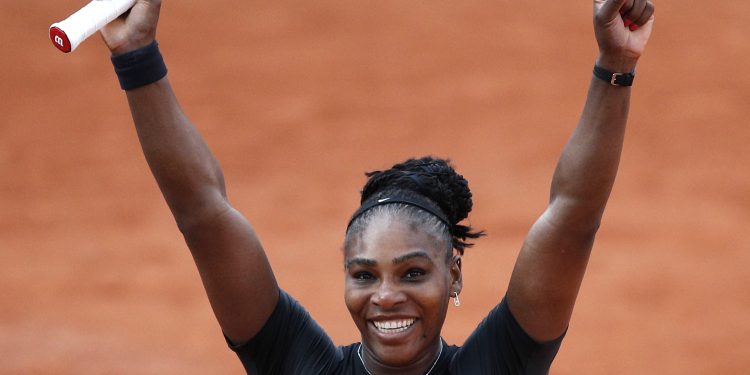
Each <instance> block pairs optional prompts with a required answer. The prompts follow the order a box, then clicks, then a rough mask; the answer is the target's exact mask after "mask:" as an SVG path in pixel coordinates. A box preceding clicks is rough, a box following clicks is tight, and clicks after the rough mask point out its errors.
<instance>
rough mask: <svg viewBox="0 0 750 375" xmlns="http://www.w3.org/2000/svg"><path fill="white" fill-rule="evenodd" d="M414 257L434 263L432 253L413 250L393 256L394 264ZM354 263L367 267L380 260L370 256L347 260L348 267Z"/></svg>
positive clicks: (376, 263) (375, 264) (374, 264)
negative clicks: (396, 256) (369, 257)
mask: <svg viewBox="0 0 750 375" xmlns="http://www.w3.org/2000/svg"><path fill="white" fill-rule="evenodd" d="M414 258H423V259H426V260H427V261H429V262H430V263H434V262H433V261H432V258H430V255H429V254H427V253H426V252H424V251H421V250H418V251H412V252H411V253H408V254H404V255H402V256H400V257H398V258H393V261H392V262H393V264H401V263H404V262H406V261H408V260H410V259H414ZM353 265H360V266H367V267H375V266H377V265H378V262H377V261H375V260H374V259H368V258H352V259H349V260H348V261H346V268H349V267H351V266H353Z"/></svg>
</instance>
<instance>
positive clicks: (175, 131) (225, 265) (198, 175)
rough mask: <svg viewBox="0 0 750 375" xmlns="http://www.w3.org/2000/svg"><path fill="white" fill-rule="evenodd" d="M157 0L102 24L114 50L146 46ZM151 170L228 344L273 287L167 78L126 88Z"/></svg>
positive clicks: (272, 295)
mask: <svg viewBox="0 0 750 375" xmlns="http://www.w3.org/2000/svg"><path fill="white" fill-rule="evenodd" d="M160 6H161V1H159V0H139V1H138V3H136V5H135V7H134V8H133V9H132V10H131V11H130V13H129V14H128V15H127V17H126V18H120V19H118V20H116V21H115V22H113V23H112V24H110V25H108V26H107V27H106V28H105V29H103V30H102V37H103V38H104V41H105V43H106V44H107V46H108V47H109V48H110V50H111V51H112V54H113V55H115V56H116V55H121V54H124V53H128V52H130V51H133V50H137V49H141V48H143V47H145V46H148V45H150V44H151V43H152V42H153V41H154V38H155V35H156V25H157V22H158V18H159V9H160ZM126 94H127V98H128V103H129V104H130V111H131V113H132V115H133V121H134V122H135V127H136V130H137V132H138V138H139V140H140V143H141V147H142V149H143V153H144V155H145V156H146V160H147V162H148V165H149V167H150V168H151V172H152V173H153V175H154V177H155V178H156V182H157V183H158V185H159V188H160V189H161V192H162V194H163V195H164V199H165V200H166V201H167V204H168V205H169V208H170V210H171V211H172V214H173V215H174V218H175V220H176V221H177V225H178V227H179V229H180V231H181V232H182V234H183V235H184V237H185V241H186V242H187V245H188V247H189V248H190V251H191V253H192V255H193V258H194V260H195V263H196V265H197V266H198V271H199V272H200V276H201V279H202V281H203V285H204V287H205V289H206V292H207V294H208V297H209V300H210V302H211V307H212V308H213V310H214V313H215V314H216V317H217V319H218V321H219V324H220V325H221V328H222V330H223V331H224V333H225V334H226V335H227V336H228V337H229V338H230V340H232V341H233V342H235V343H240V342H244V341H247V340H249V339H250V338H252V337H253V336H254V335H255V334H256V333H257V332H258V331H259V330H260V328H261V327H262V325H263V324H264V323H265V321H266V319H267V318H268V316H270V314H271V312H272V311H273V309H274V307H275V305H276V301H277V299H278V286H277V284H276V280H275V279H274V276H273V272H272V271H271V267H270V265H269V263H268V260H267V258H266V255H265V253H264V251H263V248H262V246H261V244H260V242H259V241H258V238H257V236H256V235H255V233H254V232H253V229H252V228H251V226H250V224H249V223H248V222H247V220H245V218H244V217H243V216H242V215H241V214H240V213H238V212H237V211H236V210H235V209H234V208H232V206H231V205H230V204H229V202H228V200H227V196H226V192H225V189H224V177H223V175H222V172H221V169H220V167H219V164H218V163H217V161H216V159H215V158H214V156H213V155H212V154H211V151H210V150H209V149H208V147H207V146H206V144H205V142H204V141H203V138H202V137H201V135H200V134H199V133H198V131H197V130H196V129H195V128H194V127H193V126H192V125H191V124H190V121H189V120H188V119H187V117H186V116H185V114H184V113H183V112H182V109H181V108H180V106H179V104H178V102H177V99H176V98H175V95H174V93H173V92H172V88H171V86H170V84H169V81H168V80H167V78H166V77H165V78H162V79H160V80H158V81H156V82H154V83H150V84H147V85H145V86H141V87H138V88H134V89H129V90H127V91H126Z"/></svg>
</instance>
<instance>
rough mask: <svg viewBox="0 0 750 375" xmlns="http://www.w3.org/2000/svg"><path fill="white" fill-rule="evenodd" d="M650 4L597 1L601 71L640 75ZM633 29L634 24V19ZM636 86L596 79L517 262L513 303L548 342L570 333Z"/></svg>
mask: <svg viewBox="0 0 750 375" xmlns="http://www.w3.org/2000/svg"><path fill="white" fill-rule="evenodd" d="M653 13H654V6H653V3H652V2H651V1H650V0H606V1H605V0H596V1H594V30H595V34H596V40H597V42H598V44H599V58H598V59H597V61H596V64H597V66H599V67H601V68H603V69H605V70H607V71H609V72H617V73H629V72H633V71H634V70H635V66H636V63H637V61H638V59H639V58H640V56H641V54H642V53H643V50H644V47H645V46H646V42H647V41H648V39H649V36H650V34H651V29H652V26H653ZM631 21H632V23H633V24H634V25H630V26H626V25H629V24H630V22H631ZM630 91H631V89H630V87H623V86H614V85H612V84H611V83H610V82H606V81H604V80H602V79H600V78H597V77H593V78H592V80H591V85H590V87H589V91H588V97H587V99H586V104H585V107H584V109H583V114H582V115H581V118H580V121H579V123H578V126H577V127H576V129H575V131H574V132H573V135H572V136H571V138H570V139H569V141H568V143H567V145H566V146H565V148H564V150H563V153H562V155H561V157H560V160H559V161H558V164H557V168H556V170H555V173H554V177H553V179H552V189H551V193H550V202H549V206H548V207H547V209H546V210H545V212H544V213H543V214H542V216H541V217H540V218H539V219H538V220H537V221H536V223H535V224H534V225H533V226H532V228H531V230H530V232H529V234H528V237H527V238H526V241H525V243H524V245H523V248H522V250H521V253H520V255H519V257H518V260H517V261H516V266H515V269H514V270H513V275H512V276H511V281H510V285H509V288H508V294H507V298H508V306H509V307H510V309H511V311H512V313H513V315H514V316H515V317H516V319H517V320H518V321H519V323H520V324H521V326H522V327H523V328H524V330H525V331H526V332H527V333H528V334H529V335H530V336H531V337H533V338H535V339H537V340H540V341H545V340H551V339H554V338H557V337H559V336H560V335H561V334H562V333H563V332H564V331H565V330H566V328H567V326H568V323H569V321H570V316H571V313H572V311H573V306H574V304H575V300H576V297H577V295H578V290H579V287H580V285H581V281H582V280H583V275H584V272H585V270H586V265H587V263H588V259H589V254H590V252H591V248H592V245H593V242H594V237H595V235H596V232H597V230H598V228H599V224H600V221H601V218H602V214H603V212H604V207H605V206H606V203H607V199H608V198H609V194H610V191H611V190H612V185H613V183H614V181H615V175H616V174H617V167H618V164H619V161H620V154H621V151H622V145H623V138H624V134H625V124H626V122H627V117H628V108H629V103H630Z"/></svg>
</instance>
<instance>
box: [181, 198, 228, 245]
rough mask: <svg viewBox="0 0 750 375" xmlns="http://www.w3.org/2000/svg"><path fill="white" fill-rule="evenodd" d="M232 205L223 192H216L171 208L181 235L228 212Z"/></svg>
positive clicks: (197, 229)
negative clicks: (185, 206) (181, 207)
mask: <svg viewBox="0 0 750 375" xmlns="http://www.w3.org/2000/svg"><path fill="white" fill-rule="evenodd" d="M231 209H232V207H231V206H230V205H229V202H228V201H227V200H226V198H225V196H224V195H223V194H220V193H219V192H216V193H214V194H210V196H209V197H206V198H202V199H196V200H195V201H193V202H192V204H191V205H189V207H187V208H184V209H181V210H175V209H173V210H172V213H173V216H174V219H175V222H176V224H177V228H178V229H179V230H180V233H182V235H183V236H190V235H191V233H195V232H196V231H200V230H201V228H203V227H205V226H206V225H208V224H210V223H212V222H214V221H215V220H216V219H217V218H219V217H221V216H223V215H224V214H226V213H227V212H229V211H230V210H231Z"/></svg>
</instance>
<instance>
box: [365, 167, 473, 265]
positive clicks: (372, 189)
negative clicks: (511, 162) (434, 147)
mask: <svg viewBox="0 0 750 375" xmlns="http://www.w3.org/2000/svg"><path fill="white" fill-rule="evenodd" d="M366 175H367V177H368V178H369V179H368V180H367V183H366V184H365V186H364V188H363V189H362V199H361V203H364V202H365V201H367V200H368V199H370V198H372V197H378V198H379V196H380V195H383V194H386V193H391V192H394V191H404V190H408V191H412V192H414V193H416V194H419V195H421V196H423V197H425V198H428V199H429V200H430V201H432V202H434V203H435V204H437V205H438V207H440V209H441V210H442V211H443V213H444V214H445V216H446V217H447V218H448V220H449V221H450V222H451V224H452V225H451V228H450V231H451V235H452V236H453V237H454V241H453V242H454V247H456V248H457V249H459V250H460V251H463V248H464V247H468V246H471V245H470V244H468V243H466V242H464V240H465V239H466V238H478V237H480V236H482V235H483V234H484V233H483V232H471V228H470V227H468V226H463V225H458V223H459V222H461V221H462V220H464V219H466V218H467V217H468V216H469V212H471V208H472V205H473V203H472V199H471V197H472V195H471V190H469V182H468V181H466V179H465V178H464V177H463V176H462V175H460V174H458V173H456V171H455V170H454V169H453V167H452V166H451V165H450V163H449V161H448V160H445V159H439V158H434V157H431V156H426V157H422V158H419V159H409V160H406V161H404V162H403V163H399V164H396V165H394V166H393V167H391V168H390V169H388V170H385V171H373V172H369V173H366Z"/></svg>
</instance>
